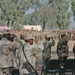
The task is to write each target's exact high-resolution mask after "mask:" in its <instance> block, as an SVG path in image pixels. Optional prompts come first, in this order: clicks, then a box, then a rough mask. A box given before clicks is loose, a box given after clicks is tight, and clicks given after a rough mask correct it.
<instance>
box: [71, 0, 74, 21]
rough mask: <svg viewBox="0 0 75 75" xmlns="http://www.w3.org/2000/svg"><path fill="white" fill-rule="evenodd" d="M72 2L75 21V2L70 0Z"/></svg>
mask: <svg viewBox="0 0 75 75" xmlns="http://www.w3.org/2000/svg"><path fill="white" fill-rule="evenodd" d="M70 1H71V7H72V11H73V16H74V20H75V0H70Z"/></svg>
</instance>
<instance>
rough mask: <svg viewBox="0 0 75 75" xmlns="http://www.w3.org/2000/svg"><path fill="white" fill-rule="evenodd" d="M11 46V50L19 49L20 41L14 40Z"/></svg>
mask: <svg viewBox="0 0 75 75" xmlns="http://www.w3.org/2000/svg"><path fill="white" fill-rule="evenodd" d="M9 47H10V49H11V50H16V49H19V47H20V43H18V42H15V41H14V42H12V43H11V44H10V46H9Z"/></svg>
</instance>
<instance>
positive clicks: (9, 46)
mask: <svg viewBox="0 0 75 75" xmlns="http://www.w3.org/2000/svg"><path fill="white" fill-rule="evenodd" d="M19 46H20V45H19V44H18V43H17V42H10V41H8V40H7V39H6V38H2V39H1V40H0V68H5V67H12V66H13V51H15V50H16V49H17V48H19Z"/></svg>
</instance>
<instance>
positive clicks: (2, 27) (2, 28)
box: [0, 25, 8, 31]
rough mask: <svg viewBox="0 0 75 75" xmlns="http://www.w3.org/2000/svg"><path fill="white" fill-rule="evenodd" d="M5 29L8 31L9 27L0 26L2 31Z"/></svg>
mask: <svg viewBox="0 0 75 75" xmlns="http://www.w3.org/2000/svg"><path fill="white" fill-rule="evenodd" d="M4 29H8V27H7V26H4V25H1V26H0V31H3V30H4Z"/></svg>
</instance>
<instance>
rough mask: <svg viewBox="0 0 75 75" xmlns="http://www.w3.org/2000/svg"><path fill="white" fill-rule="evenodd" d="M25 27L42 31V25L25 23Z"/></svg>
mask: <svg viewBox="0 0 75 75" xmlns="http://www.w3.org/2000/svg"><path fill="white" fill-rule="evenodd" d="M23 29H26V30H37V31H41V30H42V26H41V25H23Z"/></svg>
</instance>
